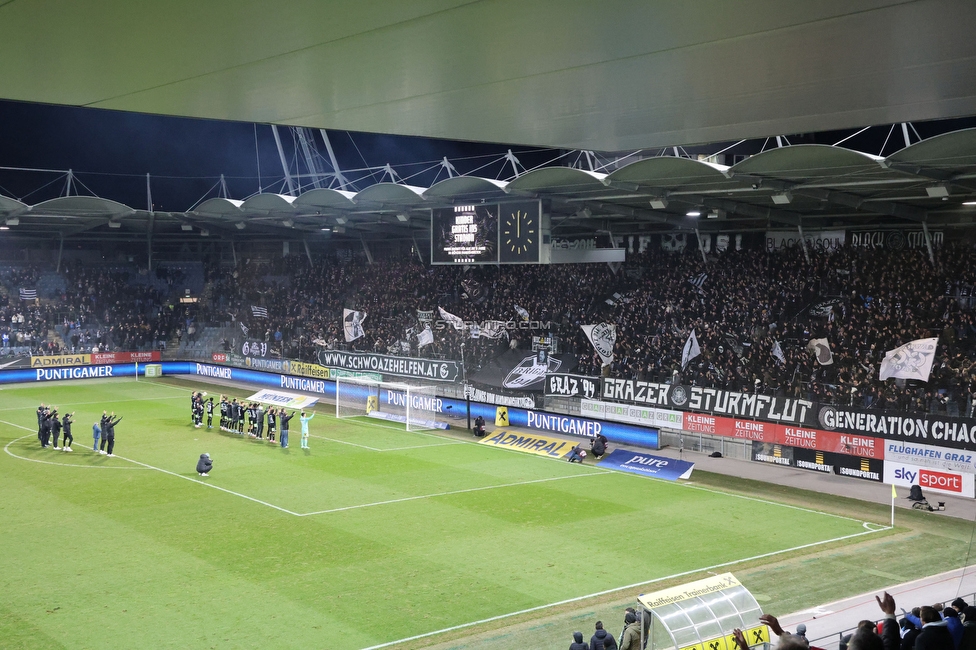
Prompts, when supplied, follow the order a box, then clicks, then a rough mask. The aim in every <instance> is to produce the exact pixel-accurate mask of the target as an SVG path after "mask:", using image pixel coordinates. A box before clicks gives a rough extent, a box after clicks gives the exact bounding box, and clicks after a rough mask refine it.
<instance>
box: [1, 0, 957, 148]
mask: <svg viewBox="0 0 976 650" xmlns="http://www.w3.org/2000/svg"><path fill="white" fill-rule="evenodd" d="M974 24H976V3H972V2H967V1H966V0H916V1H913V2H906V1H905V0H821V1H820V2H782V1H780V0H743V1H741V2H734V3H730V2H725V1H723V0H702V1H699V2H693V3H691V2H626V1H624V2H609V3H606V2H572V3H569V4H566V3H559V2H556V3H553V2H516V1H515V0H493V1H489V0H483V1H472V0H426V1H424V2H402V1H401V0H377V1H374V2H369V3H362V2H358V1H356V0H332V1H330V2H321V1H320V0H289V1H288V2H271V1H269V0H257V1H255V2H248V3H246V4H241V3H239V2H235V1H233V0H211V1H208V2H180V3H172V2H169V3H153V2H41V1H40V0H16V1H14V2H10V1H8V2H0V60H2V61H3V66H0V97H2V98H5V99H14V100H21V101H29V102H47V103H55V104H64V105H71V106H86V107H94V108H108V109H117V110H125V111H138V112H145V113H153V114H164V115H179V116H188V117H203V118H215V119H231V120H241V121H245V122H256V123H275V124H282V125H298V126H307V127H320V128H328V129H334V130H345V131H366V132H372V133H392V134H400V135H418V136H425V137H437V138H446V139H451V140H468V141H481V142H507V143H521V144H527V145H528V144H531V145H540V146H549V147H556V148H570V149H586V150H595V151H632V150H634V149H641V148H648V147H654V146H665V145H674V144H694V143H705V142H719V141H730V140H735V139H739V138H753V137H765V136H768V135H773V134H790V133H812V132H821V131H830V130H838V129H844V128H852V127H859V126H862V125H865V124H890V123H899V122H909V121H923V120H933V119H945V118H951V117H959V116H968V115H973V114H976V39H973V38H972V35H971V31H972V30H971V26H972V25H974Z"/></svg>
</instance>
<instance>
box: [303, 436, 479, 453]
mask: <svg viewBox="0 0 976 650" xmlns="http://www.w3.org/2000/svg"><path fill="white" fill-rule="evenodd" d="M309 437H311V438H318V439H319V440H328V441H329V442H337V443H339V444H340V445H349V446H351V447H359V448H361V449H368V450H369V451H377V452H384V451H405V450H407V449H427V448H429V447H446V446H448V445H460V444H462V441H460V440H455V441H451V442H441V443H438V444H435V445H410V446H407V447H389V448H386V449H380V448H379V447H370V446H369V445H361V444H359V443H357V442H349V441H348V440H339V439H337V438H329V437H326V436H318V435H315V434H309ZM439 439H440V440H443V438H439Z"/></svg>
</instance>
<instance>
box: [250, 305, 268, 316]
mask: <svg viewBox="0 0 976 650" xmlns="http://www.w3.org/2000/svg"><path fill="white" fill-rule="evenodd" d="M251 316H254V317H255V318H267V317H268V308H267V307H258V306H257V305H251Z"/></svg>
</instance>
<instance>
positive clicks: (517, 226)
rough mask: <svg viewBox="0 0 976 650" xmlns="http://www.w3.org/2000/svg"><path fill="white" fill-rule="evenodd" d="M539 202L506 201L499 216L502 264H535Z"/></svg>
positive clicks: (538, 244) (537, 256)
mask: <svg viewBox="0 0 976 650" xmlns="http://www.w3.org/2000/svg"><path fill="white" fill-rule="evenodd" d="M540 212H541V211H540V209H539V202H538V201H532V202H527V203H506V204H502V206H501V216H500V218H499V237H498V243H499V247H498V248H499V261H500V262H501V263H503V264H506V263H507V264H537V263H538V262H539V250H540V242H541V241H542V236H541V229H540V228H539V214H540Z"/></svg>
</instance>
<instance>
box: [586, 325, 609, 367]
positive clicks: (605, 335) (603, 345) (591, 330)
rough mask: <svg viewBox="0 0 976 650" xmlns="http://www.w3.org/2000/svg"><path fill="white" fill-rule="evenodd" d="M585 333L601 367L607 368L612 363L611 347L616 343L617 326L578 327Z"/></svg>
mask: <svg viewBox="0 0 976 650" xmlns="http://www.w3.org/2000/svg"><path fill="white" fill-rule="evenodd" d="M580 327H581V328H583V331H584V332H585V333H586V338H588V339H590V343H591V344H592V345H593V349H594V350H596V353H597V354H598V355H599V356H600V360H601V361H603V365H605V366H607V365H610V363H611V362H612V361H613V345H614V343H616V342H617V326H616V325H608V324H607V323H600V324H598V325H580Z"/></svg>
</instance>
